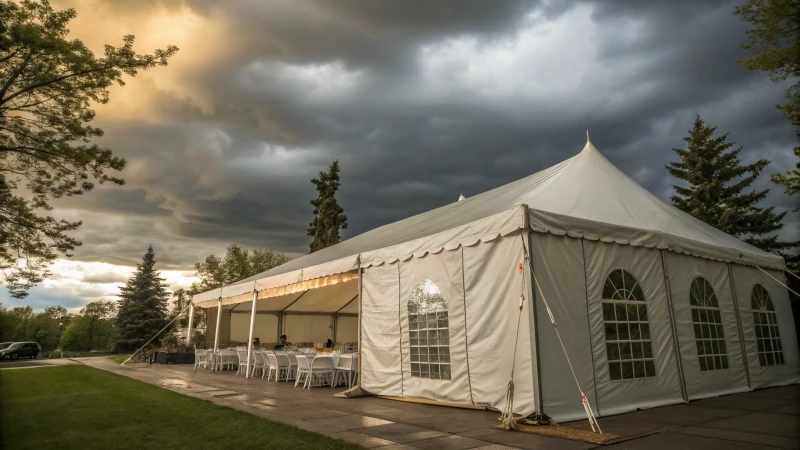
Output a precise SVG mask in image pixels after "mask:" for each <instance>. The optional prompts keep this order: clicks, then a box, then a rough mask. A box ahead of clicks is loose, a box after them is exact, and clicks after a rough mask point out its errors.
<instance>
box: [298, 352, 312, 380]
mask: <svg viewBox="0 0 800 450" xmlns="http://www.w3.org/2000/svg"><path fill="white" fill-rule="evenodd" d="M310 370H311V367H310V366H309V365H308V358H306V356H305V355H297V375H296V376H295V380H294V387H297V385H298V384H300V381H301V380H302V381H303V387H306V384H308V374H309V371H310Z"/></svg>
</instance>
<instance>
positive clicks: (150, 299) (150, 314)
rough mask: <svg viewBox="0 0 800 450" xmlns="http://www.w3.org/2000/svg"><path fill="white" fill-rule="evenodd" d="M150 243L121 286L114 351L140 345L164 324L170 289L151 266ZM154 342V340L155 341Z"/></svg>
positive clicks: (153, 256)
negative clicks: (117, 335) (117, 332)
mask: <svg viewBox="0 0 800 450" xmlns="http://www.w3.org/2000/svg"><path fill="white" fill-rule="evenodd" d="M155 256H156V254H155V252H154V251H153V246H152V245H151V246H150V247H148V248H147V253H145V254H144V257H143V258H142V263H141V264H138V265H137V266H136V272H135V273H134V274H133V276H131V278H130V279H129V280H128V282H127V283H125V286H123V287H121V288H120V297H122V299H121V300H120V301H119V313H118V315H117V328H118V329H119V339H118V340H117V351H131V350H136V349H138V348H139V347H141V346H142V345H143V344H144V343H145V342H147V341H148V340H149V339H150V338H152V337H153V336H154V335H155V334H156V333H158V332H159V331H160V330H161V329H162V328H164V326H165V325H166V324H167V322H168V319H167V301H168V300H169V292H168V291H167V285H166V283H164V279H163V278H161V277H160V274H159V273H158V271H156V270H155V269H154V266H155V264H156V259H155ZM154 342H156V343H157V340H156V341H154Z"/></svg>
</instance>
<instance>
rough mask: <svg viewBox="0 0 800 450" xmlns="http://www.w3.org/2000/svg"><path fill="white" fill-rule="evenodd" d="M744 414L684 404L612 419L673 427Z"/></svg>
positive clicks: (741, 411)
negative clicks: (671, 425)
mask: <svg viewBox="0 0 800 450" xmlns="http://www.w3.org/2000/svg"><path fill="white" fill-rule="evenodd" d="M742 414H747V411H743V410H739V409H729V408H712V407H708V406H700V405H695V404H689V405H686V404H684V405H669V406H662V407H660V408H652V409H645V410H641V411H636V412H632V413H627V414H620V415H618V416H613V417H612V418H613V419H621V420H639V421H646V422H658V423H668V424H673V425H693V424H696V423H702V422H707V421H710V420H716V419H722V418H725V417H732V416H738V415H742ZM601 426H602V425H601Z"/></svg>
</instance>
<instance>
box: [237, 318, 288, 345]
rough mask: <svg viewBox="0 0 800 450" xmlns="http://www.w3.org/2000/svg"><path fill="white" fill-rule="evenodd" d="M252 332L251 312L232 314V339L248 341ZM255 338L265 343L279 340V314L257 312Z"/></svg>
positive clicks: (254, 326)
mask: <svg viewBox="0 0 800 450" xmlns="http://www.w3.org/2000/svg"><path fill="white" fill-rule="evenodd" d="M249 333H250V314H246V313H243V314H236V313H234V314H231V339H230V340H231V341H237V342H247V338H248V335H249ZM253 338H259V340H260V341H261V342H263V343H267V342H277V341H278V315H277V314H256V320H255V322H254V323H253Z"/></svg>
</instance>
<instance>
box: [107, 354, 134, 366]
mask: <svg viewBox="0 0 800 450" xmlns="http://www.w3.org/2000/svg"><path fill="white" fill-rule="evenodd" d="M130 357H131V355H130V354H127V355H111V356H109V357H108V359H110V360H112V361H114V362H115V363H117V364H122V363H124V362H125V360H126V359H128V358H130Z"/></svg>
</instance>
